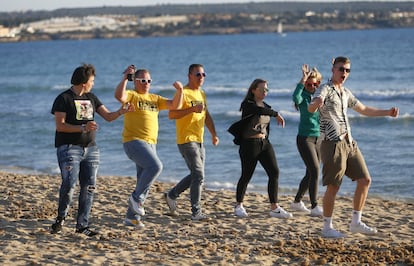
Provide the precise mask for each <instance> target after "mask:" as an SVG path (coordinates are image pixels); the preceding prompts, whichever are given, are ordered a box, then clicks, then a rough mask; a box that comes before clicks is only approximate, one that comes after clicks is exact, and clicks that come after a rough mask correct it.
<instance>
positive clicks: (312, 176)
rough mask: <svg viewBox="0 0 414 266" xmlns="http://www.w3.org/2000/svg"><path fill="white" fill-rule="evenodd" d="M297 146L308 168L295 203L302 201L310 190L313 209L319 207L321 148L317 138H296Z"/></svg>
mask: <svg viewBox="0 0 414 266" xmlns="http://www.w3.org/2000/svg"><path fill="white" fill-rule="evenodd" d="M296 145H297V146H298V151H299V153H300V156H301V157H302V160H303V162H304V163H305V166H306V173H305V176H304V177H303V178H302V181H301V182H300V184H299V189H298V193H297V194H296V197H295V202H299V201H301V200H302V198H303V195H305V193H306V191H307V190H308V189H309V199H310V202H311V206H312V208H315V207H316V205H318V202H317V197H318V177H319V165H320V159H319V158H320V157H319V146H318V138H317V137H304V136H297V137H296Z"/></svg>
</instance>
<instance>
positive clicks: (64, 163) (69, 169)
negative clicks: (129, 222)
mask: <svg viewBox="0 0 414 266" xmlns="http://www.w3.org/2000/svg"><path fill="white" fill-rule="evenodd" d="M56 153H57V159H58V163H59V168H60V172H61V176H62V183H61V185H60V190H59V207H58V216H60V217H66V215H67V214H68V211H69V207H70V204H71V202H72V197H73V192H74V190H75V187H76V183H77V180H78V179H79V185H80V192H79V200H78V204H79V206H78V215H77V218H76V229H80V228H85V227H88V223H89V215H90V212H91V208H92V202H93V195H94V192H95V186H96V176H97V173H98V168H99V148H98V147H97V146H91V147H81V146H78V145H71V144H69V145H62V146H59V147H58V148H57V151H56Z"/></svg>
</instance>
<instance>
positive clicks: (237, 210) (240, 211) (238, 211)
mask: <svg viewBox="0 0 414 266" xmlns="http://www.w3.org/2000/svg"><path fill="white" fill-rule="evenodd" d="M234 215H236V216H238V217H241V218H245V217H247V216H249V215H248V214H247V212H246V209H245V208H244V207H243V206H242V205H237V206H236V207H234Z"/></svg>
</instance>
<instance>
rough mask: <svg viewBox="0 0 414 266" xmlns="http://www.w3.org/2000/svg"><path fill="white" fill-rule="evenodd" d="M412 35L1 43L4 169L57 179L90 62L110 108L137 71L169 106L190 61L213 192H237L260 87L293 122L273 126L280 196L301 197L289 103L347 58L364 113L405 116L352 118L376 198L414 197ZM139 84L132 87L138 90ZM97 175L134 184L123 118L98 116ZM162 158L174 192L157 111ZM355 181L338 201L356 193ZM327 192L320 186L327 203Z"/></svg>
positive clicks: (172, 150)
mask: <svg viewBox="0 0 414 266" xmlns="http://www.w3.org/2000/svg"><path fill="white" fill-rule="evenodd" d="M413 43H414V29H392V30H366V31H338V32H307V33H288V34H287V35H286V36H285V37H279V36H277V35H275V34H246V35H229V36H216V35H211V36H191V37H162V38H161V37H159V38H144V39H113V40H83V41H47V42H28V43H1V44H0V58H1V64H0V73H1V74H0V100H1V105H0V125H1V128H2V138H1V142H0V170H1V171H13V172H19V173H47V174H57V173H59V169H58V166H57V162H56V154H55V148H54V146H53V143H54V130H55V127H54V118H53V116H52V115H51V114H50V108H51V105H52V102H53V100H54V98H55V97H56V96H57V95H58V94H59V93H60V92H61V91H63V90H65V89H67V88H69V86H70V77H71V75H72V71H73V70H74V68H75V67H77V66H78V65H79V64H81V63H83V62H86V63H92V64H94V65H95V66H96V69H97V77H96V80H95V87H94V89H93V92H94V93H95V94H97V95H98V97H99V98H100V99H101V100H102V101H103V103H104V104H105V105H106V106H107V107H109V108H110V109H112V110H115V109H116V108H118V102H117V101H116V100H115V99H114V97H113V93H114V89H115V86H116V85H117V83H118V82H119V80H120V78H121V72H122V71H123V70H124V69H125V68H126V66H127V65H129V64H135V65H136V66H138V67H143V68H148V69H149V70H150V71H151V75H152V78H153V85H152V92H155V93H159V94H161V95H164V96H167V97H171V96H172V95H173V93H174V89H173V87H172V85H171V84H172V83H173V82H174V81H175V80H181V81H183V82H186V80H187V77H186V73H187V69H188V66H189V64H191V63H202V64H203V65H204V66H205V70H206V72H207V78H206V82H205V85H204V89H205V90H206V93H207V98H208V103H209V109H210V112H211V113H212V116H213V118H214V120H215V124H216V128H217V131H218V134H219V136H220V139H221V142H220V145H219V146H218V147H213V146H212V145H211V141H210V135H209V133H208V131H206V136H205V140H206V149H207V160H206V186H207V188H210V189H220V188H226V189H234V188H235V186H236V183H237V181H238V178H239V175H240V162H239V157H238V146H235V145H234V144H233V143H232V138H231V136H230V135H229V134H228V133H227V131H226V129H227V128H228V126H229V125H230V124H231V123H232V122H234V121H236V120H237V119H238V118H239V116H240V114H239V112H238V108H239V105H240V102H241V101H242V99H243V97H244V95H245V93H246V89H247V87H248V86H249V84H250V82H251V81H252V80H253V79H255V78H258V77H260V78H264V79H266V80H268V81H269V88H270V89H271V90H270V93H269V96H268V98H267V102H268V103H269V104H270V105H272V107H273V108H274V109H276V110H280V111H281V113H282V114H283V116H284V117H285V119H286V127H285V128H284V129H282V128H280V127H278V126H277V125H276V123H273V124H272V125H271V137H270V139H271V142H272V143H273V145H274V147H275V150H276V154H277V158H278V162H279V167H280V170H281V174H280V191H281V193H288V194H294V193H295V192H296V189H297V186H298V184H299V182H300V180H301V178H302V176H303V174H304V165H303V163H302V161H301V159H300V156H299V154H298V152H297V149H296V143H295V141H296V133H297V126H298V121H299V113H298V112H296V111H295V110H294V108H293V104H292V101H291V94H292V92H293V90H294V88H295V86H296V83H297V82H298V81H299V79H300V77H301V71H300V68H301V65H302V64H303V63H307V64H310V65H312V66H317V67H318V69H319V70H320V71H321V72H322V74H323V76H324V80H326V79H327V78H329V77H330V61H331V59H332V58H333V57H336V56H339V55H345V56H348V57H350V59H351V61H352V73H351V75H350V78H349V79H348V81H347V86H348V87H349V88H350V89H351V90H352V91H353V92H354V94H355V95H356V96H357V97H359V99H360V100H361V101H362V102H363V103H365V104H366V105H372V106H376V107H380V108H389V107H391V106H398V107H399V108H400V117H399V118H397V119H395V118H394V119H393V118H366V117H362V116H360V115H359V114H357V113H355V112H353V111H350V113H349V114H350V117H351V125H352V127H353V128H352V132H353V136H354V137H355V139H356V140H357V141H358V143H359V145H360V148H361V149H362V152H363V154H364V156H365V159H366V161H367V164H368V168H369V169H370V172H371V175H372V177H373V184H372V187H371V191H370V193H371V194H376V195H380V196H383V197H390V198H394V199H395V198H409V199H414V196H413V193H412V187H413V184H414V181H413V178H414V174H413V173H414V163H413V161H414V160H413V158H414V133H413V132H414V119H413V117H414V111H413V108H412V106H413V103H414V85H413V78H414V48H413V45H412V44H413ZM130 85H132V84H130ZM97 120H98V123H99V124H100V129H99V132H98V138H97V141H98V145H99V146H100V148H101V166H100V171H99V174H100V175H105V176H107V175H120V176H134V175H135V167H134V164H133V163H132V162H131V161H129V159H128V158H127V157H126V155H125V154H124V151H123V148H122V144H121V131H122V119H120V120H117V121H114V122H112V123H107V122H105V121H103V119H101V118H100V117H99V116H98V118H97ZM158 153H159V156H160V158H161V159H162V161H163V163H164V171H163V173H162V174H161V176H160V177H159V180H161V181H172V182H176V181H177V180H179V179H181V178H182V177H183V176H184V175H186V174H187V172H188V171H187V168H186V166H185V164H184V161H183V160H182V158H181V156H180V155H179V152H178V149H177V147H176V144H175V126H174V122H173V121H171V120H168V118H167V113H166V112H165V111H164V112H161V113H160V132H159V143H158ZM266 185H267V177H266V175H265V173H264V171H263V169H262V168H261V166H258V167H257V170H256V172H255V175H254V176H253V179H252V182H251V186H250V188H249V190H250V191H254V190H256V191H263V192H265V191H266V189H265V188H266ZM354 186H355V185H354V184H353V183H352V182H351V181H350V180H349V179H347V178H345V181H344V183H343V186H342V188H341V190H340V192H341V193H342V194H344V195H348V194H351V193H353V190H354ZM323 191H324V188H323V187H322V186H320V193H323Z"/></svg>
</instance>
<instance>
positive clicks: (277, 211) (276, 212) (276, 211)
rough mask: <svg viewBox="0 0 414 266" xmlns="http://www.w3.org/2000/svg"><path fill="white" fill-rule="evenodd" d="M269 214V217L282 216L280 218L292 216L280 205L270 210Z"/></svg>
mask: <svg viewBox="0 0 414 266" xmlns="http://www.w3.org/2000/svg"><path fill="white" fill-rule="evenodd" d="M269 215H270V217H275V218H282V219H289V218H292V217H293V215H292V214H291V213H288V212H287V211H285V210H284V209H283V208H282V207H278V208H276V209H274V210H271V211H270V212H269Z"/></svg>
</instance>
